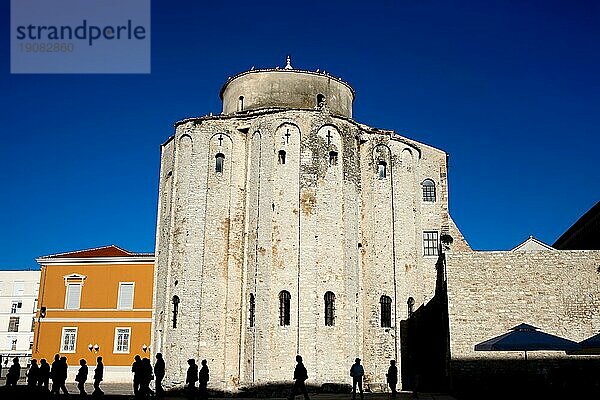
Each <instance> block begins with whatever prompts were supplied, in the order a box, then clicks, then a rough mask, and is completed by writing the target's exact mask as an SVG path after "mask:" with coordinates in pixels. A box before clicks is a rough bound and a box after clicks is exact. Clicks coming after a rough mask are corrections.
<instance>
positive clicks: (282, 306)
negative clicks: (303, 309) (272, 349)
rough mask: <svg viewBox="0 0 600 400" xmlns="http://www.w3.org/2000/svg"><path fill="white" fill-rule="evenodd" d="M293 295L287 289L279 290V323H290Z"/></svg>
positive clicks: (285, 324)
mask: <svg viewBox="0 0 600 400" xmlns="http://www.w3.org/2000/svg"><path fill="white" fill-rule="evenodd" d="M291 298H292V296H291V295H290V292H288V291H287V290H282V291H281V292H279V325H281V326H288V325H289V324H290V299H291Z"/></svg>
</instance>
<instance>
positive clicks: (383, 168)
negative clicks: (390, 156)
mask: <svg viewBox="0 0 600 400" xmlns="http://www.w3.org/2000/svg"><path fill="white" fill-rule="evenodd" d="M377 175H378V176H379V179H385V177H386V176H387V164H386V162H385V161H379V163H378V164H377Z"/></svg>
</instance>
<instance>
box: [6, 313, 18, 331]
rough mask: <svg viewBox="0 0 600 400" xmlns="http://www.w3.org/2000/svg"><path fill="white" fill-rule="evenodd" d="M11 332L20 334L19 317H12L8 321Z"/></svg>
mask: <svg viewBox="0 0 600 400" xmlns="http://www.w3.org/2000/svg"><path fill="white" fill-rule="evenodd" d="M8 331H9V332H19V317H10V320H9V321H8Z"/></svg>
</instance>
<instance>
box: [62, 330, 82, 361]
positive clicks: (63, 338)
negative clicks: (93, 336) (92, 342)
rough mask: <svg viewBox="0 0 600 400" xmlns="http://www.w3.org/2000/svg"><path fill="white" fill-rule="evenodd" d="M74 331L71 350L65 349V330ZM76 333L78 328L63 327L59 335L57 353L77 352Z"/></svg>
mask: <svg viewBox="0 0 600 400" xmlns="http://www.w3.org/2000/svg"><path fill="white" fill-rule="evenodd" d="M67 329H68V330H75V340H74V341H73V350H68V349H65V333H66V332H65V331H66V330H67ZM77 331H78V328H77V327H76V326H63V328H62V331H61V334H60V351H59V353H69V354H71V353H75V352H76V351H77Z"/></svg>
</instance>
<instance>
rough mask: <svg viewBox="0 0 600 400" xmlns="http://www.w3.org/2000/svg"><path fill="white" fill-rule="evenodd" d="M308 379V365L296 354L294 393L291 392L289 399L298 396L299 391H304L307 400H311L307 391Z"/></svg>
mask: <svg viewBox="0 0 600 400" xmlns="http://www.w3.org/2000/svg"><path fill="white" fill-rule="evenodd" d="M307 379H308V372H307V371H306V367H305V366H304V364H303V363H302V357H301V356H299V355H297V356H296V368H295V369H294V386H293V387H292V393H291V394H290V397H289V399H290V400H292V399H293V398H294V397H296V394H297V393H298V392H302V394H303V395H304V399H305V400H309V399H310V398H309V397H308V392H307V391H306V385H305V384H304V382H305V381H306V380H307Z"/></svg>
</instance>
